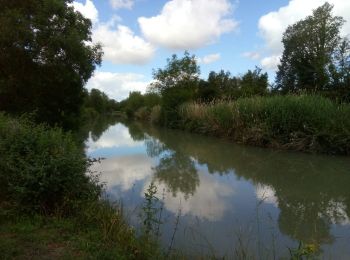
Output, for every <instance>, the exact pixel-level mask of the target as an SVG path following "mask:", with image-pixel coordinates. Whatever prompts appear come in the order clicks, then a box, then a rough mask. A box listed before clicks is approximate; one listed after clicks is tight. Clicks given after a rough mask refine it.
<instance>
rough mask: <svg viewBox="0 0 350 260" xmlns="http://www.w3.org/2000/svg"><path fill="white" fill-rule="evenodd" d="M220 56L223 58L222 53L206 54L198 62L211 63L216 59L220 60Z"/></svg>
mask: <svg viewBox="0 0 350 260" xmlns="http://www.w3.org/2000/svg"><path fill="white" fill-rule="evenodd" d="M220 58H221V55H220V53H214V54H209V55H206V56H204V57H203V58H198V59H197V61H198V63H203V64H210V63H213V62H215V61H218V60H219V59H220Z"/></svg>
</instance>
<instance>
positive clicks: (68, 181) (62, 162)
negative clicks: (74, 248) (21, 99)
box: [0, 114, 101, 214]
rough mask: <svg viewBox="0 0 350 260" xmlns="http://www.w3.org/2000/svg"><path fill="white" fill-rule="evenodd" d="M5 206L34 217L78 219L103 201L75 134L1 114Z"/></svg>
mask: <svg viewBox="0 0 350 260" xmlns="http://www.w3.org/2000/svg"><path fill="white" fill-rule="evenodd" d="M0 156H1V160H0V189H1V194H0V196H1V197H0V203H1V201H7V203H8V204H10V206H11V208H13V209H17V210H21V211H22V210H23V211H25V212H32V213H38V212H39V213H48V214H50V213H53V212H56V213H57V212H58V211H59V212H61V213H62V214H70V213H73V212H74V210H77V209H78V207H79V204H80V203H83V202H84V201H87V200H90V199H93V200H96V198H98V197H99V195H100V192H101V187H100V186H99V185H97V182H96V181H94V179H93V178H92V177H89V176H87V175H86V171H87V166H88V162H87V159H86V157H85V155H84V152H83V150H82V149H81V148H79V146H78V145H77V144H76V143H75V141H74V140H73V137H72V136H71V135H70V134H67V133H64V132H63V131H62V130H61V129H58V128H48V127H47V126H45V125H34V124H33V123H31V122H30V121H29V120H28V119H23V118H22V119H12V118H8V117H7V116H5V115H3V114H0Z"/></svg>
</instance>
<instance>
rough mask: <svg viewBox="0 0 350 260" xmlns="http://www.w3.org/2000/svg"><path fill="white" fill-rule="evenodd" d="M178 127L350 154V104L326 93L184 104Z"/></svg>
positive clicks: (264, 143)
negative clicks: (321, 94)
mask: <svg viewBox="0 0 350 260" xmlns="http://www.w3.org/2000/svg"><path fill="white" fill-rule="evenodd" d="M178 113H179V115H180V118H181V120H180V122H178V124H177V125H178V127H179V128H182V129H185V130H188V131H191V132H196V133H202V134H208V135H215V136H220V137H228V138H230V139H233V140H234V141H236V142H239V143H244V144H250V145H256V146H263V147H273V148H279V149H290V150H298V151H307V152H319V153H328V154H344V155H349V154H350V105H349V104H336V103H334V102H332V101H331V100H329V99H326V98H323V97H320V96H306V95H305V96H292V95H289V96H272V97H252V98H241V99H238V100H236V101H230V102H226V101H220V102H213V103H211V104H205V103H195V102H192V103H187V104H183V105H182V106H180V108H179V109H178Z"/></svg>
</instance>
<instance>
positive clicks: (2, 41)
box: [0, 0, 102, 128]
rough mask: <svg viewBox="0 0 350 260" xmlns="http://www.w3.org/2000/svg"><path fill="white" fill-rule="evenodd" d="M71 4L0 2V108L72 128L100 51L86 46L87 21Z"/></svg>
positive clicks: (88, 41) (40, 0) (88, 38)
mask: <svg viewBox="0 0 350 260" xmlns="http://www.w3.org/2000/svg"><path fill="white" fill-rule="evenodd" d="M71 2H72V1H71V0H60V1H57V0H28V1H7V0H0V6H1V9H0V24H1V27H0V49H1V52H0V67H1V70H0V110H3V111H7V112H8V113H12V114H21V113H23V112H32V111H36V119H37V120H39V121H45V122H47V123H49V124H52V125H54V124H58V125H61V126H63V127H66V128H69V127H71V126H74V125H75V124H76V121H77V120H76V118H77V117H78V115H79V112H80V107H81V105H82V103H83V86H84V84H85V83H86V82H87V80H88V79H89V78H90V77H91V75H92V73H93V71H94V70H95V67H96V66H97V65H99V64H100V62H101V56H102V53H101V47H100V46H99V45H92V44H91V21H90V20H88V19H86V18H84V17H83V16H82V15H81V14H80V13H79V12H75V11H74V9H73V7H72V6H71V5H70V3H71Z"/></svg>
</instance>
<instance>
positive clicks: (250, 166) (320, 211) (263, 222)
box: [86, 122, 350, 259]
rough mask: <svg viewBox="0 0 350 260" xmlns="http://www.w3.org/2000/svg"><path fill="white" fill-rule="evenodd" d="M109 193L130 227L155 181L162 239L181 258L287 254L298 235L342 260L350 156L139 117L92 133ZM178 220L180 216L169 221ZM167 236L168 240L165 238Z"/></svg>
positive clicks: (349, 236)
mask: <svg viewBox="0 0 350 260" xmlns="http://www.w3.org/2000/svg"><path fill="white" fill-rule="evenodd" d="M86 144H87V148H86V150H87V153H88V155H89V156H90V157H103V158H104V160H102V161H101V163H97V164H95V165H93V166H92V170H94V171H97V172H100V173H101V180H102V181H103V182H105V184H106V190H107V195H108V198H109V199H110V200H112V201H122V203H123V205H124V209H125V210H126V215H127V218H128V219H129V221H130V223H131V224H133V225H135V226H136V228H137V227H138V223H140V210H141V208H142V203H143V202H144V199H145V195H144V193H145V192H146V190H147V188H148V187H149V185H150V184H151V182H153V183H154V184H155V185H156V187H157V193H156V196H157V197H158V198H159V199H160V202H161V204H162V205H163V206H161V207H162V208H163V211H162V222H163V224H162V225H161V226H160V241H161V244H162V245H163V247H164V248H165V249H168V248H169V245H170V244H171V243H172V246H171V249H174V250H175V249H179V250H180V251H181V252H185V253H186V254H188V255H195V256H207V255H210V256H216V257H226V258H229V259H230V258H233V257H235V256H236V257H237V256H238V255H239V254H243V253H247V254H248V256H249V255H251V256H252V257H254V258H264V259H271V258H274V257H276V258H279V257H281V256H283V257H288V256H289V248H297V247H298V245H299V241H303V242H304V243H305V244H308V245H311V247H313V248H315V249H317V250H318V252H319V253H318V254H319V257H320V258H327V259H329V258H331V259H349V258H350V219H349V217H350V158H348V157H331V156H320V155H308V154H302V153H294V152H282V151H275V150H269V149H260V148H253V147H246V146H240V145H236V144H234V143H231V142H229V141H224V140H220V139H216V138H210V137H205V136H200V135H194V134H190V133H186V132H182V131H174V130H169V129H162V128H155V127H153V126H149V125H142V124H140V123H135V122H132V123H116V124H114V125H112V126H109V127H108V128H106V130H105V131H104V132H103V131H99V132H98V133H97V134H96V133H93V132H92V133H90V136H89V138H88V140H87V141H86ZM176 219H178V221H176ZM173 236H174V237H173Z"/></svg>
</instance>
